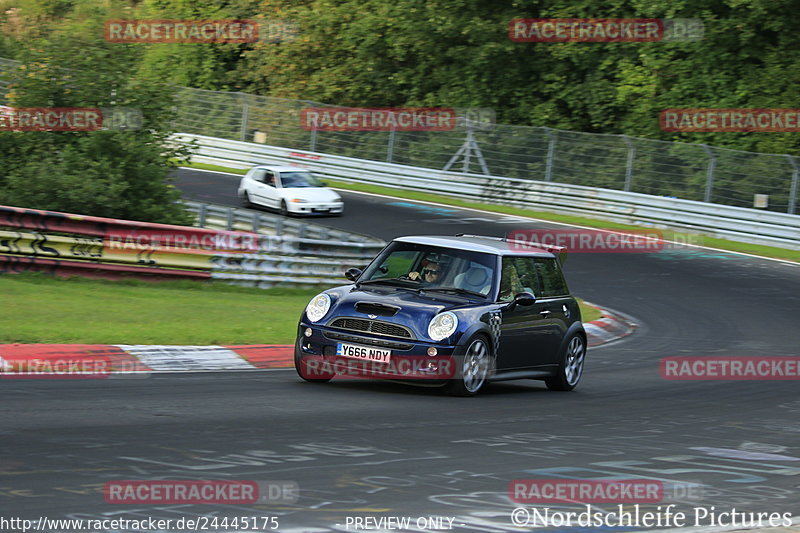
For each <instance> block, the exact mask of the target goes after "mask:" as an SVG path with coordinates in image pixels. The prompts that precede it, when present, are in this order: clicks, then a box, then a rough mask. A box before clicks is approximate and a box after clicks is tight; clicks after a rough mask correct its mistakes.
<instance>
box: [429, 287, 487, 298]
mask: <svg viewBox="0 0 800 533" xmlns="http://www.w3.org/2000/svg"><path fill="white" fill-rule="evenodd" d="M422 290H424V291H441V292H454V293H456V294H469V295H471V296H479V297H481V298H486V295H485V294H481V293H479V292H476V291H471V290H468V289H462V288H461V287H423V289H422Z"/></svg>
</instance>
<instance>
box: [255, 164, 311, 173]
mask: <svg viewBox="0 0 800 533" xmlns="http://www.w3.org/2000/svg"><path fill="white" fill-rule="evenodd" d="M254 168H266V169H267V170H271V171H273V172H298V171H302V172H310V170H308V169H307V168H303V167H290V166H288V165H256V166H255V167H254Z"/></svg>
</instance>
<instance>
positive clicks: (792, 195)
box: [786, 155, 800, 215]
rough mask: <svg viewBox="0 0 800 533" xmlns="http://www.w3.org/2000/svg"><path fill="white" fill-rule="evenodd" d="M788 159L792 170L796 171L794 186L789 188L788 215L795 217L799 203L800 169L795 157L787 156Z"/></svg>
mask: <svg viewBox="0 0 800 533" xmlns="http://www.w3.org/2000/svg"><path fill="white" fill-rule="evenodd" d="M786 157H787V159H789V164H791V165H792V168H793V169H794V170H793V171H792V184H791V186H790V187H789V210H788V211H787V213H789V214H790V215H794V212H795V203H796V202H797V175H798V173H799V172H798V171H799V170H800V169H798V167H797V160H796V159H795V158H794V156H792V155H787V156H786Z"/></svg>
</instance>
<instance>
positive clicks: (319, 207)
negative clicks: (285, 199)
mask: <svg viewBox="0 0 800 533" xmlns="http://www.w3.org/2000/svg"><path fill="white" fill-rule="evenodd" d="M288 209H289V211H291V212H292V213H297V214H300V215H332V214H340V213H342V212H343V211H344V203H342V202H326V203H312V202H305V203H290V204H289V207H288Z"/></svg>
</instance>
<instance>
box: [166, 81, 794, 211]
mask: <svg viewBox="0 0 800 533" xmlns="http://www.w3.org/2000/svg"><path fill="white" fill-rule="evenodd" d="M176 102H177V104H176V109H177V112H178V114H177V118H176V119H175V121H174V123H173V130H174V131H182V132H186V133H192V134H196V135H206V136H212V137H218V138H225V139H230V140H239V141H255V140H256V136H258V137H259V142H263V143H265V144H268V145H271V146H284V147H287V148H292V149H295V150H308V151H311V152H318V153H327V154H331V155H338V156H344V157H352V158H357V159H368V160H372V161H379V162H387V163H397V164H401V165H409V166H414V167H422V168H428V169H437V170H438V169H445V170H448V169H450V168H453V169H454V170H456V171H461V172H462V173H464V174H469V173H481V174H484V175H494V176H505V177H509V178H517V179H524V180H528V179H537V180H541V181H546V182H553V183H564V184H572V185H583V186H587V187H602V188H606V189H613V190H620V191H625V192H638V193H643V194H651V195H662V196H674V197H679V198H684V199H687V200H696V201H704V202H713V203H718V204H723V205H731V206H738V207H752V206H753V203H754V195H755V194H765V195H768V196H769V205H768V207H767V208H766V210H769V211H775V212H784V213H795V212H796V209H797V198H798V194H799V193H800V186H798V182H799V181H800V160H798V158H796V157H794V156H792V155H788V154H767V153H758V152H747V151H742V150H732V149H729V148H721V147H715V146H708V145H704V144H692V143H684V142H674V141H662V140H656V139H647V138H639V137H631V136H627V135H617V134H605V133H585V132H577V131H567V130H558V129H554V128H547V127H541V126H540V127H534V126H512V125H508V124H496V125H494V126H493V127H491V128H485V129H481V128H478V129H477V130H474V131H473V130H468V131H465V129H464V128H456V129H454V130H452V131H436V132H429V131H321V130H316V129H313V128H309V129H304V128H303V127H301V118H300V117H301V111H302V110H303V109H304V108H309V107H314V108H324V107H333V106H331V105H329V104H323V103H319V102H312V101H308V100H291V99H286V98H275V97H268V96H260V95H255V94H246V93H236V92H224V91H210V90H204V89H192V88H186V87H179V88H177V89H176ZM653 119H654V120H656V117H653Z"/></svg>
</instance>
